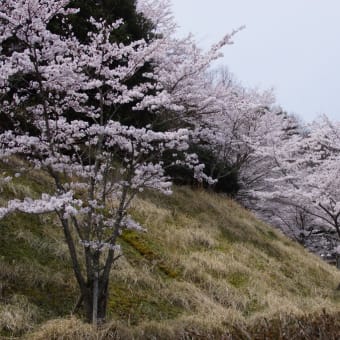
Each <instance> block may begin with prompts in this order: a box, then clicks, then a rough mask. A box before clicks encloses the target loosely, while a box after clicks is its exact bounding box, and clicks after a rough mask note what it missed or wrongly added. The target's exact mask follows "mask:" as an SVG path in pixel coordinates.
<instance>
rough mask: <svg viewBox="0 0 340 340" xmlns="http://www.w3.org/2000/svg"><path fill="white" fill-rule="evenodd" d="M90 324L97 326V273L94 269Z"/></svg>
mask: <svg viewBox="0 0 340 340" xmlns="http://www.w3.org/2000/svg"><path fill="white" fill-rule="evenodd" d="M92 324H93V325H94V326H97V324H98V271H97V270H96V269H95V273H94V280H93V300H92Z"/></svg>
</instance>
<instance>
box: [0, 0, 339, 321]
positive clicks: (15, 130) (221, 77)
mask: <svg viewBox="0 0 340 340" xmlns="http://www.w3.org/2000/svg"><path fill="white" fill-rule="evenodd" d="M98 3H100V1H99V2H98ZM136 10H137V11H138V12H139V13H140V15H142V16H143V17H144V18H145V20H147V21H148V23H149V24H150V27H152V29H150V34H149V35H148V37H147V39H139V40H131V39H130V40H129V39H125V40H126V41H124V42H119V41H117V40H116V39H114V38H113V37H114V36H115V33H116V32H117V30H119V29H120V28H121V26H122V25H124V21H123V20H116V21H113V22H110V21H107V20H104V18H101V17H99V18H93V17H88V18H86V24H87V25H88V26H87V27H88V31H87V35H86V37H85V38H84V37H82V39H80V38H79V36H77V34H75V31H74V28H73V27H72V23H74V22H75V16H76V15H77V14H78V9H77V8H73V6H72V2H71V1H70V0H3V1H2V2H1V3H0V44H1V50H0V63H1V65H0V96H1V97H0V101H1V106H0V115H1V119H2V121H3V122H6V123H2V124H1V131H0V157H1V160H2V162H6V161H7V160H8V159H10V158H11V157H12V156H13V155H19V156H20V157H21V158H24V159H25V160H26V164H27V165H26V168H25V169H23V170H21V171H31V170H33V169H39V170H40V171H43V172H45V173H46V174H47V175H48V176H49V177H50V178H51V183H53V185H52V184H51V187H50V188H48V190H46V192H45V193H44V194H42V196H41V197H39V198H33V197H27V198H25V199H23V200H19V199H17V198H13V199H12V200H9V201H8V202H7V204H6V205H5V206H3V207H2V208H0V217H4V216H6V215H8V214H11V213H15V212H18V211H20V212H24V213H31V214H43V213H51V212H53V213H55V214H56V215H57V217H58V220H59V222H60V226H61V227H62V229H63V231H64V235H65V240H66V243H67V246H68V249H69V252H70V256H71V260H72V265H73V270H74V274H75V277H76V280H77V282H78V286H79V290H80V300H79V304H82V305H83V306H84V309H85V313H86V317H87V319H88V320H89V321H91V320H92V321H93V322H94V323H97V321H98V319H100V320H104V319H105V316H106V309H107V308H106V306H107V298H108V287H109V280H110V270H111V268H112V265H113V264H114V263H115V261H117V259H118V258H119V257H120V256H121V250H120V247H119V235H120V233H121V232H122V231H123V230H124V229H134V230H138V231H142V230H144V228H143V226H140V225H139V224H138V223H136V222H135V221H134V220H133V219H132V218H131V216H129V214H128V211H129V207H130V205H131V202H132V201H133V199H134V198H135V196H136V195H138V193H140V192H141V191H143V190H145V189H146V188H151V189H154V190H158V191H160V192H162V193H164V194H170V193H171V178H170V177H169V173H171V171H169V169H171V168H172V167H178V166H181V167H186V168H187V169H189V170H190V171H191V174H192V175H191V176H192V178H195V179H196V180H197V181H205V182H206V183H208V184H209V185H216V183H217V181H218V180H219V181H223V179H224V178H229V177H228V176H230V173H234V174H235V173H236V174H237V180H238V186H239V188H238V189H239V192H238V198H239V199H240V200H242V201H243V202H245V204H248V205H249V206H250V207H252V208H254V209H257V210H258V211H259V213H260V214H261V216H264V217H266V218H268V219H269V220H270V221H273V222H274V223H276V224H278V223H277V220H275V218H277V216H276V214H275V212H277V211H278V210H277V206H278V205H279V207H280V209H279V211H287V213H286V214H285V216H284V218H283V220H285V221H286V222H287V223H288V224H289V226H290V227H291V228H293V229H294V230H295V229H296V225H297V224H294V223H295V222H292V221H291V220H289V221H288V217H287V216H290V215H289V210H290V209H291V208H292V207H294V208H295V209H300V210H301V211H303V212H304V213H307V214H308V216H309V217H310V218H312V219H313V223H314V222H315V223H320V222H322V223H323V224H324V225H327V226H329V227H330V228H335V229H336V230H337V231H338V233H340V231H339V210H340V207H339V189H338V188H339V186H336V185H335V183H334V181H338V184H339V178H338V177H339V176H338V172H339V150H340V138H339V134H340V133H339V126H338V125H332V124H331V123H330V122H328V121H326V120H325V121H323V123H322V124H321V123H320V124H319V125H318V124H317V123H315V124H314V125H313V126H312V127H310V129H309V130H308V129H307V130H304V129H303V128H302V127H301V126H300V125H299V123H297V121H296V119H294V118H293V117H290V116H289V115H287V114H285V113H283V112H282V110H280V109H277V108H276V107H275V106H274V100H273V97H272V94H271V93H270V92H264V93H259V92H258V91H255V90H247V89H245V88H244V87H243V86H241V85H239V84H237V83H236V82H235V81H234V80H232V78H231V77H230V74H229V73H228V72H226V70H225V69H221V70H219V71H218V72H216V73H212V72H211V71H209V68H210V66H211V63H212V62H213V61H214V60H216V59H217V58H219V57H220V56H221V53H220V51H221V48H222V47H223V46H225V45H227V44H230V43H231V42H232V41H231V39H232V36H233V35H234V34H235V33H236V31H235V32H232V33H231V34H230V35H227V36H225V37H224V38H223V39H222V40H221V41H220V42H219V43H218V44H216V45H214V46H212V47H211V49H210V50H209V51H208V52H202V51H201V50H200V49H199V48H198V47H197V46H196V44H195V42H194V40H193V38H192V37H191V36H188V37H186V38H183V39H179V38H176V36H175V35H174V33H175V29H176V25H175V24H174V21H173V19H172V16H171V11H170V10H169V2H168V1H152V0H140V1H139V2H138V3H137V8H136ZM145 113H147V115H145ZM145 117H147V118H145ZM195 146H196V148H197V146H198V147H199V150H200V151H202V150H204V151H205V152H207V153H209V154H210V155H212V158H210V164H209V172H207V171H206V172H205V171H204V168H205V166H204V164H202V163H201V161H200V159H199V157H198V155H197V153H195V152H193V151H192V150H195ZM6 180H10V178H9V177H8V176H7V177H6ZM264 207H268V209H265V208H264ZM79 242H80V244H81V248H82V250H81V251H80V250H79V246H78V244H79ZM83 263H84V265H83Z"/></svg>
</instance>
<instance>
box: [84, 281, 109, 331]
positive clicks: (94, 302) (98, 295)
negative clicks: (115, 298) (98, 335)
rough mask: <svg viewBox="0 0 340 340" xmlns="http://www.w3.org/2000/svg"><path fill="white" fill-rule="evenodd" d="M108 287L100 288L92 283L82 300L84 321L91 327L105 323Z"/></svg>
mask: <svg viewBox="0 0 340 340" xmlns="http://www.w3.org/2000/svg"><path fill="white" fill-rule="evenodd" d="M107 299H108V285H107V284H106V285H105V287H103V288H101V287H100V283H99V282H98V287H96V283H95V282H92V287H91V288H90V289H88V290H87V292H86V294H85V295H84V298H83V303H84V308H85V316H86V320H87V321H88V322H89V323H90V322H92V324H93V325H95V326H96V325H98V324H100V323H103V322H105V320H106V313H107Z"/></svg>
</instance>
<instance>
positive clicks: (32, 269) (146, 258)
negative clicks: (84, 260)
mask: <svg viewBox="0 0 340 340" xmlns="http://www.w3.org/2000/svg"><path fill="white" fill-rule="evenodd" d="M47 183H48V180H47V179H44V177H43V176H41V174H34V175H32V174H31V175H30V177H29V178H28V177H27V178H25V177H24V176H22V177H20V178H16V179H15V182H14V183H13V184H6V183H5V184H2V197H6V196H11V195H13V194H15V195H19V196H25V195H27V193H28V192H29V193H30V194H32V193H33V194H34V193H35V194H38V193H39V191H40V188H42V187H44V186H46V185H47ZM132 215H133V216H134V217H135V218H136V219H137V220H138V221H139V222H141V223H142V224H143V225H144V226H146V227H147V229H148V232H147V233H143V234H137V233H135V232H125V233H124V234H123V235H122V237H121V244H122V246H123V252H124V255H125V256H124V257H123V258H121V259H120V260H119V262H118V263H117V265H116V267H115V269H114V270H113V271H112V283H111V290H110V292H111V294H110V298H109V317H110V319H111V320H112V321H109V322H108V324H107V325H105V326H104V327H103V329H102V330H101V332H100V333H97V335H96V336H95V335H94V330H93V329H92V328H91V327H90V326H88V325H85V324H83V323H82V322H81V321H80V320H79V319H76V318H74V317H71V318H69V315H70V314H71V311H72V308H73V306H74V304H75V303H76V300H77V294H78V293H77V286H76V283H75V280H74V278H73V275H72V271H71V267H70V265H69V257H68V253H67V249H66V246H65V244H64V243H63V241H62V232H61V230H60V229H59V228H58V226H57V225H56V222H55V221H54V218H53V216H41V217H38V216H34V217H32V216H27V215H24V214H17V215H13V216H10V217H8V218H6V219H4V220H2V221H1V222H0V230H1V236H0V335H2V336H4V337H5V338H8V337H10V336H21V335H24V334H26V336H27V337H28V338H33V339H49V338H51V339H52V338H53V339H58V338H62V337H63V336H64V337H63V339H76V338H79V339H82V338H84V337H85V336H89V338H100V337H102V338H108V337H109V336H111V337H112V338H113V337H116V338H123V339H127V338H133V337H134V338H139V337H140V338H152V337H155V338H162V339H166V338H181V337H183V338H190V337H195V336H196V337H199V336H201V335H202V336H209V335H212V334H222V333H227V332H228V330H233V327H236V326H237V327H239V329H243V328H244V327H245V328H247V327H250V328H251V327H253V326H254V327H255V326H256V325H257V324H258V320H264V318H265V320H279V319H280V318H281V319H282V318H283V315H287V314H289V313H292V314H293V315H295V316H296V317H298V318H299V317H301V318H303V315H304V314H306V313H307V314H313V313H318V312H321V311H322V310H325V311H328V312H329V313H334V312H337V310H339V307H338V301H339V295H338V293H337V291H336V290H335V288H336V287H337V285H338V283H339V282H340V272H339V271H337V270H336V269H335V268H333V267H331V266H329V265H327V264H326V263H324V262H322V261H321V260H320V259H318V258H317V257H316V256H314V255H312V254H309V253H308V252H307V251H306V250H304V249H303V248H302V247H300V246H299V245H297V244H295V243H294V242H292V241H290V240H288V239H287V238H285V237H284V236H283V235H281V234H280V233H279V232H278V231H276V230H274V229H272V228H271V227H269V226H267V225H266V224H264V223H262V222H260V221H258V220H257V219H256V218H255V217H254V216H253V215H252V214H251V213H250V212H248V211H246V210H245V209H243V208H241V207H240V206H239V205H238V204H236V203H235V202H233V201H231V200H229V199H227V198H225V197H223V196H220V195H216V194H209V193H206V192H203V191H198V190H196V191H193V190H191V189H189V188H184V187H180V188H175V192H174V194H173V195H172V196H169V197H165V196H162V195H158V194H155V193H148V194H144V195H143V197H140V198H139V199H138V200H137V201H136V202H135V204H134V207H133V209H132ZM58 318H64V319H58ZM48 320H50V321H48ZM233 325H234V326H233ZM245 328H244V329H245ZM244 332H246V331H244ZM91 334H92V336H93V337H91ZM246 334H247V333H246ZM246 337H247V336H246V335H245V338H246ZM241 338H242V337H241Z"/></svg>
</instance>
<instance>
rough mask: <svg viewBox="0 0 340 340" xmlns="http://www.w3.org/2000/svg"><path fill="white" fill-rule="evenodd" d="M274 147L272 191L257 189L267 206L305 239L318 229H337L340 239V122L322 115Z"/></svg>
mask: <svg viewBox="0 0 340 340" xmlns="http://www.w3.org/2000/svg"><path fill="white" fill-rule="evenodd" d="M273 150H275V151H274V154H273V157H274V158H275V161H276V164H277V166H276V168H275V169H274V170H275V171H273V172H272V173H271V175H270V176H269V177H268V178H267V182H268V187H267V189H268V190H264V191H262V192H261V191H259V192H257V195H258V196H259V197H261V198H262V199H263V202H262V204H263V205H266V206H267V207H270V206H272V211H271V213H270V209H268V211H269V213H270V215H271V216H272V217H275V216H276V217H279V218H280V219H281V221H283V222H284V223H285V224H287V223H288V224H289V225H290V226H289V227H290V229H294V228H295V229H296V230H295V234H298V233H300V234H301V233H302V234H301V236H303V239H305V237H306V236H308V235H310V232H311V230H312V229H313V228H318V229H320V230H323V232H324V233H326V234H327V233H330V234H333V233H334V232H335V234H336V235H337V238H338V242H340V124H339V123H338V122H337V123H336V122H331V121H330V120H329V119H328V118H327V117H326V116H323V117H320V118H319V119H318V120H316V121H314V122H313V123H311V124H310V125H308V127H306V129H305V132H304V134H300V135H298V134H297V135H294V136H291V138H289V139H287V140H285V142H284V143H282V144H281V145H280V146H279V147H276V148H275V149H273ZM275 210H276V211H279V214H277V213H275ZM294 211H295V214H293V215H292V212H294ZM294 220H295V221H294ZM313 247H314V246H313Z"/></svg>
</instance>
